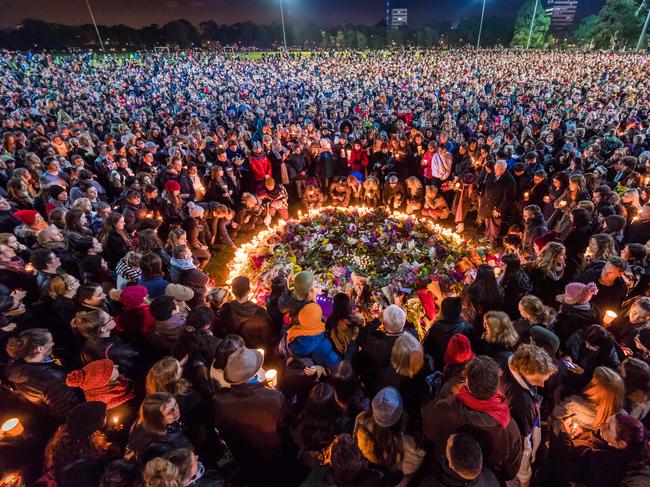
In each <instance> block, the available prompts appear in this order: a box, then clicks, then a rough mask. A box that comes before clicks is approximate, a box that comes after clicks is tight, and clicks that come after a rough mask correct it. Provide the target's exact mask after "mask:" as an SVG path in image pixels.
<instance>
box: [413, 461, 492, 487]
mask: <svg viewBox="0 0 650 487" xmlns="http://www.w3.org/2000/svg"><path fill="white" fill-rule="evenodd" d="M417 486H418V487H498V486H499V481H498V480H497V478H496V477H495V476H494V474H493V473H492V472H491V471H490V470H488V469H483V471H482V472H481V473H480V474H479V476H478V477H476V478H475V479H474V480H466V479H464V478H462V477H460V476H459V475H458V474H457V473H456V472H454V471H453V470H452V469H451V468H449V464H448V463H447V461H446V459H445V458H443V459H441V461H440V462H434V465H433V471H432V472H431V473H430V474H429V475H427V476H426V477H424V478H423V479H422V480H421V481H420V482H419V483H418V484H417Z"/></svg>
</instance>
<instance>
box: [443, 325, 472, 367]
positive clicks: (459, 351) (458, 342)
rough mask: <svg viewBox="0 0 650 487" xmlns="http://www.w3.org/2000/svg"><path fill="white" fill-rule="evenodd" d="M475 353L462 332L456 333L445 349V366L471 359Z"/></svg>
mask: <svg viewBox="0 0 650 487" xmlns="http://www.w3.org/2000/svg"><path fill="white" fill-rule="evenodd" d="M474 357H476V355H475V354H474V352H472V346H471V345H470V343H469V338H467V337H466V336H465V335H463V334H462V333H456V334H455V335H454V336H452V337H451V340H449V343H448V344H447V350H446V351H445V367H449V366H450V365H454V364H464V363H466V362H469V361H470V360H472V359H473V358H474Z"/></svg>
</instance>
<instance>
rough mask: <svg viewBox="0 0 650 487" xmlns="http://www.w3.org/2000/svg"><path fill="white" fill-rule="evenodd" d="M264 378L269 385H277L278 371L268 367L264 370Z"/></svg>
mask: <svg viewBox="0 0 650 487" xmlns="http://www.w3.org/2000/svg"><path fill="white" fill-rule="evenodd" d="M264 378H265V379H266V382H267V383H268V384H269V386H271V387H275V386H277V385H278V371H277V370H275V369H269V370H267V371H266V372H265V374H264Z"/></svg>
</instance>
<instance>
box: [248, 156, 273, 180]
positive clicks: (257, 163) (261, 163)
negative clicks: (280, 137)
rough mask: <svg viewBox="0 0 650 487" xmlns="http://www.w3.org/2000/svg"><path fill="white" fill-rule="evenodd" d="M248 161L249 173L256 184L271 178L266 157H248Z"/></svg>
mask: <svg viewBox="0 0 650 487" xmlns="http://www.w3.org/2000/svg"><path fill="white" fill-rule="evenodd" d="M248 161H249V163H250V165H251V172H252V173H253V179H254V180H255V182H256V183H258V182H260V181H264V180H265V179H266V178H267V177H269V178H270V177H271V163H270V162H269V158H268V157H266V156H263V157H254V156H250V157H249V158H248Z"/></svg>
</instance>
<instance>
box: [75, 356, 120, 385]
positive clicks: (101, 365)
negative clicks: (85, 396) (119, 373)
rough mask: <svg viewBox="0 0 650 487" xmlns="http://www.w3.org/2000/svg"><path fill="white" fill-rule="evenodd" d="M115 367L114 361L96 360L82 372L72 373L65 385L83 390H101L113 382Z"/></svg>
mask: <svg viewBox="0 0 650 487" xmlns="http://www.w3.org/2000/svg"><path fill="white" fill-rule="evenodd" d="M113 367H114V364H113V361H112V360H110V359H107V358H105V359H102V360H95V361H94V362H90V363H89V364H88V365H86V366H85V367H84V368H82V369H81V370H73V371H72V372H70V373H69V374H68V375H67V376H66V378H65V383H66V384H67V385H68V386H70V387H79V388H81V389H99V388H100V387H104V386H105V385H106V384H108V381H110V380H111V375H113Z"/></svg>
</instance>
